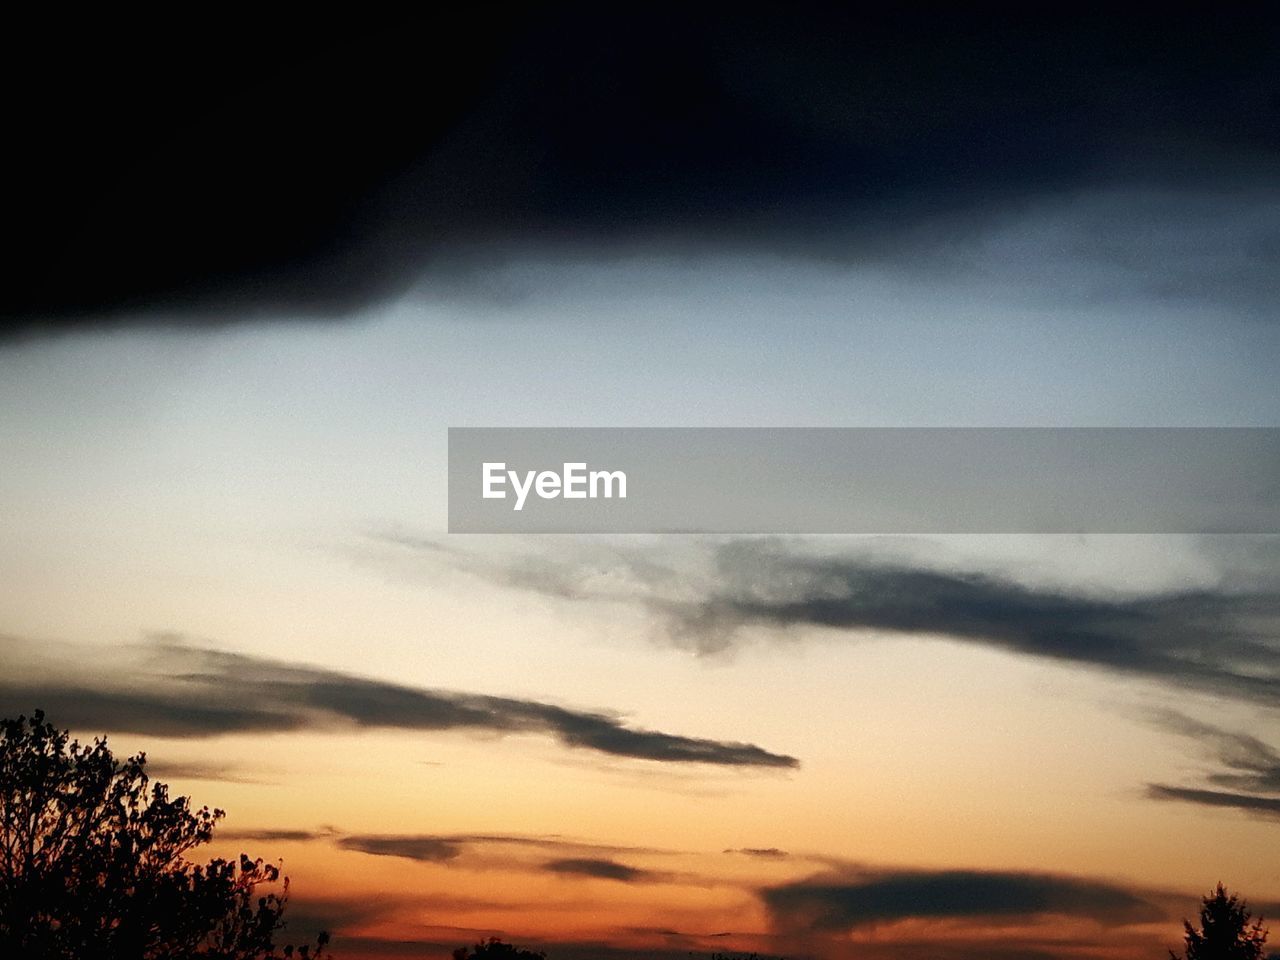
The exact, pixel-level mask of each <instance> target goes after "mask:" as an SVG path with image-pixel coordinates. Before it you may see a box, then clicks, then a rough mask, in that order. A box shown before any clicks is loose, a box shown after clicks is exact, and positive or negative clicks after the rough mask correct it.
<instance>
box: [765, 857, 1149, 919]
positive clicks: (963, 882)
mask: <svg viewBox="0 0 1280 960" xmlns="http://www.w3.org/2000/svg"><path fill="white" fill-rule="evenodd" d="M760 896H761V898H762V899H763V901H764V903H765V906H766V907H767V908H768V910H769V913H770V915H771V916H772V918H773V920H774V922H775V924H776V925H777V926H778V927H779V928H780V929H802V930H812V931H826V932H837V931H847V930H853V929H856V928H859V927H865V926H869V925H873V924H877V923H887V922H893V921H897V920H906V919H933V920H937V919H972V920H988V921H990V920H1008V919H1009V918H1022V919H1025V920H1027V921H1030V920H1033V919H1039V918H1043V917H1048V916H1066V917H1081V918H1086V919H1090V920H1094V921H1096V922H1098V923H1101V924H1107V925H1123V924H1130V923H1146V922H1151V921H1156V920H1160V919H1163V918H1164V912H1163V911H1162V910H1161V909H1160V908H1159V907H1157V906H1156V905H1155V904H1153V903H1152V902H1150V901H1149V900H1147V899H1144V897H1143V896H1141V895H1139V894H1138V893H1136V892H1134V891H1132V890H1129V889H1126V888H1124V887H1121V886H1118V885H1115V884H1111V883H1104V882H1100V881H1095V880H1086V879H1080V878H1077V877H1067V876H1055V875H1051V874H1040V873H1017V872H995V871H991V872H986V871H974V870H944V871H937V872H932V873H927V872H879V873H871V874H866V875H861V876H856V877H853V878H850V879H840V878H814V879H811V880H804V881H800V882H797V883H788V884H783V885H781V886H776V887H769V888H766V889H764V890H762V891H761V892H760Z"/></svg>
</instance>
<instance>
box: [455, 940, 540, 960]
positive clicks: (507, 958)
mask: <svg viewBox="0 0 1280 960" xmlns="http://www.w3.org/2000/svg"><path fill="white" fill-rule="evenodd" d="M453 960H547V955H546V954H545V953H543V952H542V951H541V950H526V949H524V948H523V947H517V946H515V945H514V944H510V943H507V942H506V941H504V940H500V939H499V938H497V937H490V938H489V939H488V940H481V941H480V942H479V943H477V944H476V945H475V946H474V947H470V948H468V947H459V948H458V949H457V950H455V951H453Z"/></svg>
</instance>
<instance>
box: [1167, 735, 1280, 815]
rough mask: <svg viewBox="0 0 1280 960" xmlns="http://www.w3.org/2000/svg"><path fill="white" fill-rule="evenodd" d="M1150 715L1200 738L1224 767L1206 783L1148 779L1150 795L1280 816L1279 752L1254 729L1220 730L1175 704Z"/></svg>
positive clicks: (1204, 805)
mask: <svg viewBox="0 0 1280 960" xmlns="http://www.w3.org/2000/svg"><path fill="white" fill-rule="evenodd" d="M1151 719H1153V720H1154V721H1155V723H1156V724H1157V725H1158V726H1160V727H1161V728H1163V729H1165V730H1169V731H1171V732H1173V733H1177V734H1179V735H1181V736H1183V737H1186V738H1189V739H1191V740H1193V741H1195V742H1196V743H1198V744H1199V745H1200V746H1201V747H1202V748H1204V749H1205V750H1206V751H1208V752H1209V753H1210V754H1211V755H1212V756H1213V757H1214V759H1215V760H1216V761H1217V762H1218V763H1219V764H1221V765H1222V766H1223V767H1224V768H1225V769H1222V770H1217V771H1214V772H1211V773H1209V774H1208V775H1207V777H1206V780H1207V781H1208V783H1209V784H1210V786H1209V787H1188V786H1172V785H1169V784H1163V783H1151V784H1148V785H1147V796H1148V797H1150V798H1151V799H1153V800H1176V801H1180V802H1183V803H1193V804H1197V805H1199V806H1202V807H1220V808H1227V809H1234V810H1241V811H1244V812H1245V813H1248V814H1251V815H1254V816H1259V817H1264V818H1275V817H1280V753H1277V752H1276V750H1275V749H1274V748H1272V747H1271V746H1270V745H1268V744H1267V743H1264V742H1263V741H1262V740H1259V739H1258V738H1257V737H1255V736H1253V735H1252V734H1247V733H1238V732H1233V731H1230V730H1224V729H1222V728H1221V727H1217V726H1214V725H1213V724H1210V723H1204V722H1203V721H1200V720H1196V719H1194V718H1192V717H1188V716H1186V715H1185V714H1182V713H1179V712H1177V711H1176V710H1162V711H1158V712H1156V713H1153V714H1152V715H1151ZM1218 788H1226V789H1218Z"/></svg>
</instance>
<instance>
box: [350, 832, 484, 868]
mask: <svg viewBox="0 0 1280 960" xmlns="http://www.w3.org/2000/svg"><path fill="white" fill-rule="evenodd" d="M338 846H340V847H342V848H343V849H344V850H356V851H358V852H360V853H369V854H372V855H373V856H375V857H401V858H403V859H405V860H418V861H421V862H423V863H448V862H449V861H450V860H456V859H457V858H458V857H459V856H460V855H461V853H462V844H461V843H459V842H457V841H454V840H446V839H444V838H442V837H426V836H369V835H365V836H359V835H357V836H350V837H342V838H340V839H339V840H338Z"/></svg>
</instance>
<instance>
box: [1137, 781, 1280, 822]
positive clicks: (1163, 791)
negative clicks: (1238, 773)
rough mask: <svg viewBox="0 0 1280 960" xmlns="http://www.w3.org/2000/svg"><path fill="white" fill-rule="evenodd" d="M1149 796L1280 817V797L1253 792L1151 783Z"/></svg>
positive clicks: (1148, 790)
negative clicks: (1261, 795) (1260, 795)
mask: <svg viewBox="0 0 1280 960" xmlns="http://www.w3.org/2000/svg"><path fill="white" fill-rule="evenodd" d="M1147 796H1149V797H1151V798H1152V799H1153V800H1181V801H1183V802H1184V803H1195V804H1199V805H1200V806H1202V807H1229V808H1231V809H1235V810H1243V811H1245V812H1246V813H1252V814H1260V815H1263V816H1267V817H1280V797H1259V796H1256V795H1255V794H1251V793H1228V792H1226V791H1223V790H1200V789H1196V788H1195V787H1171V786H1167V785H1165V784H1161V783H1153V784H1149V785H1148V786H1147Z"/></svg>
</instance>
